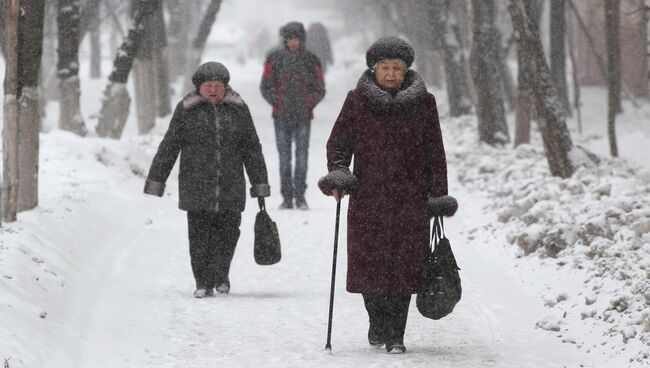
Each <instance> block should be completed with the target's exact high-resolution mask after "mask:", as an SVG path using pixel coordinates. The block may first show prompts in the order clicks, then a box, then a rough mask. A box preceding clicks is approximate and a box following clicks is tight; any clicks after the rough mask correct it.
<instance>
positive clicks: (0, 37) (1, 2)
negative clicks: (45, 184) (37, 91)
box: [0, 0, 6, 218]
mask: <svg viewBox="0 0 650 368" xmlns="http://www.w3.org/2000/svg"><path fill="white" fill-rule="evenodd" d="M5 47H6V46H5V0H0V52H2V55H3V56H4V55H6V52H5ZM0 218H1V217H0Z"/></svg>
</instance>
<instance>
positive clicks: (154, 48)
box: [0, 0, 222, 222]
mask: <svg viewBox="0 0 650 368" xmlns="http://www.w3.org/2000/svg"><path fill="white" fill-rule="evenodd" d="M124 3H125V2H124V1H122V0H84V1H82V0H0V13H1V14H0V20H1V24H0V26H1V28H0V46H1V50H2V54H3V55H4V57H5V65H6V71H5V80H4V92H5V103H4V118H3V135H2V137H3V140H2V144H3V150H2V152H3V173H2V174H3V175H2V192H1V194H0V204H1V205H0V214H1V215H2V216H0V218H2V219H4V220H5V221H7V222H12V221H15V220H16V216H17V213H18V212H20V211H24V210H29V209H32V208H34V207H35V206H37V205H38V156H39V132H40V128H41V120H42V117H43V114H44V110H43V101H44V99H45V98H46V97H52V96H51V95H50V94H47V93H42V92H43V91H48V90H50V89H51V88H49V86H47V82H48V81H49V80H50V79H49V78H47V75H46V74H48V73H50V70H49V66H50V65H56V69H55V74H56V80H58V86H57V88H55V89H56V92H57V93H55V94H54V95H56V97H57V98H58V99H59V102H60V109H59V111H60V116H59V119H58V121H59V128H60V129H63V130H67V131H70V132H73V133H75V134H78V135H79V136H85V135H86V134H87V128H86V124H85V121H84V118H83V116H82V114H81V109H80V98H81V90H80V83H79V48H80V45H81V40H82V39H83V38H84V36H85V35H86V34H90V39H91V43H90V44H91V47H90V48H91V55H92V57H91V76H92V77H99V76H100V75H101V68H100V63H99V59H100V57H99V54H100V42H99V35H100V29H101V27H104V28H107V23H108V24H112V28H111V30H112V31H113V32H115V31H118V32H120V33H121V34H122V35H123V41H122V43H121V45H120V46H119V48H117V49H116V51H115V59H114V63H113V70H112V71H111V73H110V75H109V77H108V83H107V86H106V89H105V90H104V93H103V99H102V105H101V110H100V111H99V114H98V122H97V125H96V132H97V134H98V135H99V136H100V137H110V138H115V139H119V138H120V137H121V135H122V131H123V129H124V126H125V124H126V119H127V117H128V114H129V108H130V105H131V98H130V96H129V93H128V91H127V88H126V83H127V81H128V78H129V75H130V74H131V71H132V70H133V71H134V74H135V79H134V81H135V86H136V88H135V98H136V110H137V121H138V131H139V132H140V133H141V134H145V133H147V132H148V131H150V130H151V129H152V128H153V127H154V124H155V118H156V116H161V117H162V116H166V115H168V114H169V113H170V112H171V102H170V95H171V91H170V81H171V79H172V78H175V77H177V76H179V75H181V76H183V77H185V78H186V80H189V79H190V76H189V73H190V71H189V70H193V69H195V67H196V66H197V65H198V64H199V61H200V59H201V54H202V52H203V48H204V46H205V43H206V40H207V38H208V35H209V33H210V30H211V28H212V25H213V23H214V21H215V19H216V16H217V14H218V12H219V9H220V7H221V3H222V0H204V1H192V2H190V3H189V4H188V3H187V2H183V1H181V0H165V1H164V2H163V0H131V1H130V2H128V3H127V4H128V5H129V6H122V5H123V4H124ZM165 11H167V15H168V16H167V17H165V14H164V12H165ZM54 14H55V15H56V16H55V17H52V15H54ZM195 14H201V15H202V21H201V22H200V24H198V25H197V26H194V27H193V26H192V25H193V24H196V22H193V21H192V19H193V16H194V15H195ZM51 19H55V20H56V21H55V22H51V21H50V20H51ZM166 19H167V20H168V21H166ZM125 20H126V22H128V23H129V24H130V26H129V28H128V30H127V31H126V32H124V31H123V30H122V26H121V25H122V23H124V21H125ZM52 23H54V24H52ZM53 30H54V31H53ZM192 33H193V35H192ZM44 40H45V42H44ZM44 44H45V45H46V46H50V47H45V52H44ZM53 45H55V46H54V47H53ZM168 48H170V49H171V52H169V53H168V51H167V49H168ZM49 50H56V54H55V55H50V54H49V53H48V51H49ZM188 55H189V57H187V56H188ZM54 58H55V59H56V62H54V60H52V59H54ZM42 66H43V67H42ZM170 75H171V77H170ZM41 76H43V77H41ZM186 85H187V84H186ZM152 97H153V98H152Z"/></svg>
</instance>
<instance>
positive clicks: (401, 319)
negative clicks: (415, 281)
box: [362, 294, 411, 343]
mask: <svg viewBox="0 0 650 368" xmlns="http://www.w3.org/2000/svg"><path fill="white" fill-rule="evenodd" d="M362 295H363V302H364V304H365V305H366V310H367V311H368V317H369V320H370V329H369V331H368V335H369V336H368V337H369V338H370V337H371V336H374V338H373V340H377V339H378V340H380V341H383V342H389V343H396V342H399V343H403V342H404V331H405V330H406V318H407V317H408V311H409V304H410V303H411V296H410V295H407V296H386V295H370V294H362Z"/></svg>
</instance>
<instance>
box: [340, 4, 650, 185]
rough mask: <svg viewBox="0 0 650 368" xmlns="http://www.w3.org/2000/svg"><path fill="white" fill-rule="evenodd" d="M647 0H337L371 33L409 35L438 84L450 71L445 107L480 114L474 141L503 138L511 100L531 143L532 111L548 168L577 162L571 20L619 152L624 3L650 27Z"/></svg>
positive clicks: (520, 137) (519, 139)
mask: <svg viewBox="0 0 650 368" xmlns="http://www.w3.org/2000/svg"><path fill="white" fill-rule="evenodd" d="M621 2H623V4H622V3H621ZM648 3H650V2H649V1H644V0H605V1H604V2H583V1H580V2H579V3H574V0H549V1H544V0H508V1H507V2H506V1H496V0H412V1H408V2H396V1H390V0H372V1H371V0H361V1H357V2H340V6H341V7H342V9H344V11H345V12H346V14H358V15H360V16H361V17H365V19H364V20H366V22H365V24H370V26H371V27H372V28H373V29H374V31H375V32H374V33H375V35H376V36H378V35H382V34H389V33H395V32H397V33H400V34H403V35H404V36H405V37H407V38H408V39H409V40H410V41H411V42H412V43H413V44H414V46H415V48H416V50H418V52H419V55H420V56H419V57H418V58H416V64H417V67H418V70H419V71H420V72H421V73H422V74H423V76H424V77H425V79H427V80H428V82H430V83H432V84H437V85H442V83H441V80H443V79H444V80H445V81H446V83H445V86H446V90H447V96H448V101H449V113H450V115H451V116H460V115H465V114H471V113H475V114H476V115H477V118H478V135H479V139H480V141H482V142H485V143H487V144H490V145H502V144H505V143H507V142H509V141H510V140H511V138H510V133H509V132H508V125H507V124H506V109H511V110H513V109H514V110H515V132H514V145H515V146H516V145H520V144H524V143H529V141H530V132H531V121H532V120H536V121H537V125H538V127H539V130H540V133H541V136H542V140H543V144H544V148H545V152H546V156H547V159H548V164H549V167H550V171H551V174H552V175H556V176H560V177H569V176H571V175H572V174H573V172H574V171H575V169H576V166H577V162H574V159H575V158H576V157H577V155H574V154H572V152H573V151H574V150H576V148H574V145H573V143H572V139H571V134H570V132H569V129H568V128H567V124H566V117H567V116H570V115H571V114H572V113H573V108H575V112H576V113H577V114H578V122H579V125H580V130H581V121H580V94H579V92H580V87H579V85H578V77H577V72H576V70H577V69H578V67H579V66H578V65H576V54H575V52H576V48H577V46H576V38H577V37H576V33H577V32H576V29H577V30H579V32H580V35H581V36H582V38H584V39H586V42H587V43H588V50H589V51H590V53H591V57H592V58H593V59H595V60H597V62H598V63H597V64H598V66H599V69H600V72H601V74H602V75H603V76H605V77H606V80H607V87H608V91H609V94H608V101H609V102H608V105H609V108H608V110H609V112H608V119H607V124H608V136H609V142H610V152H611V154H612V156H617V155H618V148H617V144H616V129H615V121H616V120H615V119H616V114H617V113H619V112H620V111H621V92H622V91H623V92H625V94H626V95H627V96H628V97H630V98H632V94H631V93H630V92H629V90H628V89H625V88H624V89H622V88H621V87H622V86H623V87H625V85H623V84H622V80H621V48H620V38H621V37H620V9H621V6H622V5H625V6H626V8H631V9H632V11H633V12H639V13H642V14H643V16H642V18H641V19H642V24H640V27H639V29H641V30H647V25H648V12H649V9H650V7H649V4H648ZM577 6H581V7H582V8H583V12H581V11H579V9H578V8H577ZM544 9H547V12H548V13H547V14H548V16H547V17H546V18H547V19H548V22H549V25H548V28H547V29H548V36H547V38H546V39H548V53H546V52H545V50H544V47H543V42H542V41H543V40H542V36H543V34H542V33H541V29H542V28H541V27H540V25H541V21H542V20H543V19H544V17H543V13H544ZM585 11H586V12H592V13H594V12H598V11H602V12H604V13H605V17H604V18H605V19H604V24H605V28H604V34H602V35H599V34H592V33H593V31H592V30H590V29H589V27H588V26H587V25H586V23H585V21H584V19H583V16H582V15H581V14H582V13H584V12H585ZM369 15H370V16H369ZM368 18H369V19H370V21H369V22H368ZM350 20H351V21H352V23H353V24H355V23H360V19H355V18H351V19H350ZM594 39H605V40H606V54H605V55H601V54H600V53H599V51H598V47H597V45H596V42H595V41H594ZM644 41H645V42H643V43H642V44H641V45H640V46H643V45H645V44H647V42H648V39H647V31H646V32H645V36H644ZM648 45H649V47H650V44H648ZM513 48H515V49H516V60H517V65H518V68H517V78H516V81H517V83H516V84H515V83H514V78H513V77H512V74H511V72H510V68H509V67H508V55H509V54H510V53H511V50H512V49H513ZM644 51H645V50H644ZM642 56H643V57H644V59H643V61H642V62H641V63H640V64H641V65H642V66H643V67H644V68H645V72H646V73H640V74H641V75H642V76H643V77H642V78H644V79H645V83H646V86H645V89H646V96H647V88H648V85H647V83H648V82H647V68H648V63H647V55H646V53H645V52H644V55H642ZM547 60H548V61H547ZM567 61H570V63H571V65H572V68H571V69H572V71H573V73H572V75H573V79H572V82H573V91H574V96H573V100H574V105H573V108H572V106H571V104H570V98H569V96H568V92H567V91H568V90H569V89H568V87H567V84H568V81H567V80H566V75H567V73H566V70H565V65H566V64H567ZM443 77H444V78H443ZM515 85H516V87H515ZM582 156H584V155H582ZM587 156H588V157H593V155H589V154H587Z"/></svg>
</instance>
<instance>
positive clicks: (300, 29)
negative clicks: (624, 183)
mask: <svg viewBox="0 0 650 368" xmlns="http://www.w3.org/2000/svg"><path fill="white" fill-rule="evenodd" d="M280 37H282V42H283V43H287V40H288V39H290V38H298V39H300V41H302V42H305V26H304V25H303V24H302V23H300V22H289V23H287V24H285V25H283V26H282V27H281V28H280Z"/></svg>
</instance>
